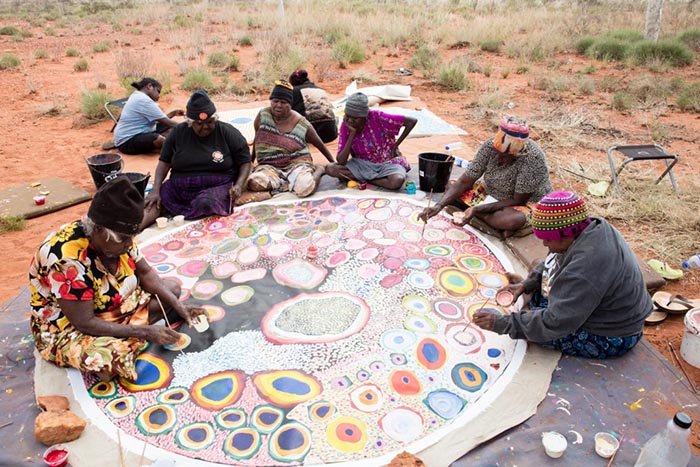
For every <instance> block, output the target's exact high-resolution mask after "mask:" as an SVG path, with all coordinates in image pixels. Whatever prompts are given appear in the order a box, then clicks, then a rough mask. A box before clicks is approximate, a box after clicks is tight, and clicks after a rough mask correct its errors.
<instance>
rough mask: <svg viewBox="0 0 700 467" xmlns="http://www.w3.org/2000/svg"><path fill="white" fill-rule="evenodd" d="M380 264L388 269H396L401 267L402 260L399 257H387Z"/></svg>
mask: <svg viewBox="0 0 700 467" xmlns="http://www.w3.org/2000/svg"><path fill="white" fill-rule="evenodd" d="M382 265H383V266H384V267H385V268H387V269H389V270H390V271H396V270H397V269H401V267H402V266H403V261H402V260H400V259H399V258H387V259H385V260H384V263H382Z"/></svg>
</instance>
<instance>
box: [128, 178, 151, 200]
mask: <svg viewBox="0 0 700 467" xmlns="http://www.w3.org/2000/svg"><path fill="white" fill-rule="evenodd" d="M124 175H126V176H127V177H128V178H129V180H130V181H131V183H133V184H134V186H135V187H136V189H137V190H139V193H141V195H142V196H143V197H144V198H145V197H146V187H147V186H148V179H149V178H151V174H145V175H144V174H142V173H138V172H124Z"/></svg>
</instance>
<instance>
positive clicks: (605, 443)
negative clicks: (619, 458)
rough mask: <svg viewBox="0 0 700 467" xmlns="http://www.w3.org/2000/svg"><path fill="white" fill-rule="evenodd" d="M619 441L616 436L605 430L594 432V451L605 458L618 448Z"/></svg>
mask: <svg viewBox="0 0 700 467" xmlns="http://www.w3.org/2000/svg"><path fill="white" fill-rule="evenodd" d="M619 447H620V442H619V441H618V440H617V438H616V437H614V436H613V435H611V434H610V433H606V432H605V431H601V432H599V433H596V434H595V453H596V454H598V455H599V456H600V457H602V458H604V459H607V458H609V457H610V456H612V455H613V454H615V451H617V450H618V448H619Z"/></svg>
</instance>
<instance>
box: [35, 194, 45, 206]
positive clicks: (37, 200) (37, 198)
mask: <svg viewBox="0 0 700 467" xmlns="http://www.w3.org/2000/svg"><path fill="white" fill-rule="evenodd" d="M32 199H33V200H34V204H36V205H37V206H41V205H42V204H45V203H46V196H44V195H36V196H35V197H34V198H32Z"/></svg>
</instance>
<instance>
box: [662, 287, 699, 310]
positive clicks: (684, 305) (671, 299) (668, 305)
mask: <svg viewBox="0 0 700 467" xmlns="http://www.w3.org/2000/svg"><path fill="white" fill-rule="evenodd" d="M652 300H653V301H654V305H656V307H657V308H659V310H663V311H667V312H669V313H676V314H683V313H685V312H687V311H689V310H692V309H693V308H699V307H700V300H689V299H687V298H685V297H683V296H681V295H672V294H670V293H668V292H656V293H655V294H654V296H653V297H652Z"/></svg>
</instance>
